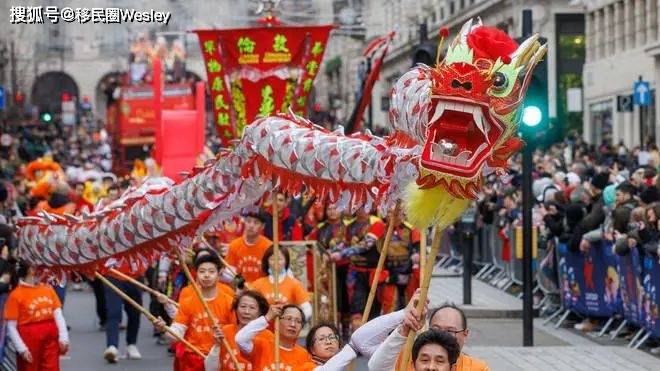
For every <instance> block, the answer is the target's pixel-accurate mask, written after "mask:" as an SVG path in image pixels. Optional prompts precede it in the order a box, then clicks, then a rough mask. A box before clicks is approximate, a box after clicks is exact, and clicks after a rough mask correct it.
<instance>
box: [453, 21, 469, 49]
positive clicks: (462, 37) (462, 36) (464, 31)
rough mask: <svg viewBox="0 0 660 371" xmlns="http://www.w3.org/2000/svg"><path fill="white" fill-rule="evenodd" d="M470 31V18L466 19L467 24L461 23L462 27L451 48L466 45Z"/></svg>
mask: <svg viewBox="0 0 660 371" xmlns="http://www.w3.org/2000/svg"><path fill="white" fill-rule="evenodd" d="M470 30H472V18H470V19H468V21H467V22H465V23H463V27H461V31H460V32H459V33H458V36H457V37H456V38H455V39H454V42H453V43H452V46H456V45H457V44H459V43H461V44H464V45H467V36H468V34H469V33H470Z"/></svg>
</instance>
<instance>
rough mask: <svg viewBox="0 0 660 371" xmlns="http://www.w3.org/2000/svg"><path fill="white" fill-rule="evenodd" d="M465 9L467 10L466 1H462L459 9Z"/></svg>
mask: <svg viewBox="0 0 660 371" xmlns="http://www.w3.org/2000/svg"><path fill="white" fill-rule="evenodd" d="M463 8H465V0H461V2H460V7H459V8H458V9H463Z"/></svg>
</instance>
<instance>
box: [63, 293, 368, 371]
mask: <svg viewBox="0 0 660 371" xmlns="http://www.w3.org/2000/svg"><path fill="white" fill-rule="evenodd" d="M142 302H143V303H144V304H146V305H148V303H149V298H148V295H144V297H143V300H142ZM64 316H65V318H66V321H67V324H68V325H69V326H70V327H71V330H70V331H69V337H70V338H71V348H70V351H69V354H68V355H67V356H65V357H63V358H62V362H61V365H62V371H96V370H113V371H163V370H171V369H172V357H170V356H169V355H168V354H167V351H166V348H165V347H164V346H161V345H157V344H156V341H155V338H154V337H152V326H151V324H150V323H149V321H148V320H147V319H146V318H145V317H144V316H143V317H142V318H141V322H140V334H139V338H138V348H139V349H140V352H141V353H142V360H128V359H120V361H119V362H118V363H116V364H114V365H111V364H108V363H107V362H106V361H105V360H104V359H103V351H104V350H105V332H102V331H99V329H98V324H97V319H96V311H95V302H94V295H93V294H92V292H91V291H90V290H88V288H87V287H86V286H85V290H84V291H80V292H78V291H71V290H69V292H68V293H67V297H66V303H65V305H64ZM119 342H120V346H119V350H120V353H121V354H122V355H124V354H125V353H126V339H125V332H124V331H122V332H121V333H120V335H119ZM353 369H354V370H355V371H366V370H367V366H366V361H365V360H358V361H357V362H355V367H354V368H353Z"/></svg>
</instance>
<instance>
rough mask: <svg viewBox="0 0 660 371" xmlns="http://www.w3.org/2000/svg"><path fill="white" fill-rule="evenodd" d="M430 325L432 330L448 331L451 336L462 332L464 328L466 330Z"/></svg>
mask: <svg viewBox="0 0 660 371" xmlns="http://www.w3.org/2000/svg"><path fill="white" fill-rule="evenodd" d="M431 327H433V329H434V330H438V331H444V332H448V333H450V334H452V335H453V336H456V335H458V334H460V333H461V332H464V331H465V330H467V329H466V328H464V329H462V330H454V329H451V328H440V327H437V326H431Z"/></svg>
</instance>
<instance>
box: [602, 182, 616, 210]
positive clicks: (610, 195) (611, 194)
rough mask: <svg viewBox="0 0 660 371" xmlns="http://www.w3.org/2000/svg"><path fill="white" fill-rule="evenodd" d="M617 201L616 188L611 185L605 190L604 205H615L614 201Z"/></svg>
mask: <svg viewBox="0 0 660 371" xmlns="http://www.w3.org/2000/svg"><path fill="white" fill-rule="evenodd" d="M615 199H616V186H615V185H614V184H610V185H608V186H607V187H605V189H603V203H604V204H605V206H612V205H614V200H615Z"/></svg>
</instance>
